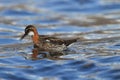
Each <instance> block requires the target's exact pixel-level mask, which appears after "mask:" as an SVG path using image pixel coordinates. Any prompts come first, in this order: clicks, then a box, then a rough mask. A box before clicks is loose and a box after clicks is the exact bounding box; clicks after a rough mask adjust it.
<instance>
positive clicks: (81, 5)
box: [0, 0, 120, 80]
mask: <svg viewBox="0 0 120 80" xmlns="http://www.w3.org/2000/svg"><path fill="white" fill-rule="evenodd" d="M119 9H120V1H119V0H20V1H15V0H0V80H120V68H119V66H120V58H119V57H120V55H119V54H120V40H119V39H120V25H119V22H120V19H119V18H120V14H119V13H120V11H119ZM28 24H34V25H35V26H36V27H37V29H38V31H39V33H40V34H44V35H52V36H56V37H60V38H76V37H77V38H79V40H78V42H76V43H73V44H71V45H70V46H69V48H70V50H71V51H73V52H72V53H71V54H68V55H64V56H61V57H60V58H59V59H52V58H43V59H38V60H32V59H30V58H29V55H30V54H31V51H32V44H31V40H30V38H29V37H27V38H26V39H25V40H23V41H20V40H19V39H20V37H21V35H22V34H23V33H24V28H25V26H27V25H28ZM24 53H28V54H27V55H23V54H24ZM26 56H27V57H28V58H27V57H26Z"/></svg>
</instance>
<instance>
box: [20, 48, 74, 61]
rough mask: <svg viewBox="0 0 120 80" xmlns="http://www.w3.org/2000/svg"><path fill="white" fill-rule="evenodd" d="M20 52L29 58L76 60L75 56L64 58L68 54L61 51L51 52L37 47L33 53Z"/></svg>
mask: <svg viewBox="0 0 120 80" xmlns="http://www.w3.org/2000/svg"><path fill="white" fill-rule="evenodd" d="M21 53H22V54H20V55H21V56H22V57H24V58H25V59H27V60H40V59H50V60H74V58H62V57H61V56H64V55H66V54H62V53H61V54H60V53H54V52H53V53H49V52H44V51H39V50H38V49H37V48H34V49H33V50H32V54H27V53H25V52H21Z"/></svg>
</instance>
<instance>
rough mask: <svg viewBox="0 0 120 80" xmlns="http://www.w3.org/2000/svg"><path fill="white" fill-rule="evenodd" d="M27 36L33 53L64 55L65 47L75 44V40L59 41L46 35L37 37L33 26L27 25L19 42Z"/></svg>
mask: <svg viewBox="0 0 120 80" xmlns="http://www.w3.org/2000/svg"><path fill="white" fill-rule="evenodd" d="M27 35H30V36H31V38H32V41H33V44H34V50H33V52H37V53H38V52H48V53H51V54H64V53H63V52H64V51H65V50H67V46H69V45H70V44H72V43H73V42H76V41H77V39H68V40H66V39H61V38H57V37H51V36H48V35H39V34H38V31H37V29H36V27H35V26H33V25H28V26H27V27H26V28H25V33H24V35H23V36H22V37H21V40H22V39H23V38H25V37H26V36H27Z"/></svg>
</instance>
